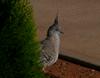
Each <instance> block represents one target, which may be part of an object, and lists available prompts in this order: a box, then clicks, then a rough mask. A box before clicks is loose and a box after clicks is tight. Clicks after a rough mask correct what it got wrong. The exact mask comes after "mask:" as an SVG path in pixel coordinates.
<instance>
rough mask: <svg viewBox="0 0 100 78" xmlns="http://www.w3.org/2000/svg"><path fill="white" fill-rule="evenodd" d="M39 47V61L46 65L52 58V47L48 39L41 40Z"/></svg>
mask: <svg viewBox="0 0 100 78" xmlns="http://www.w3.org/2000/svg"><path fill="white" fill-rule="evenodd" d="M41 48H42V51H41V58H40V59H41V62H42V64H43V65H47V64H49V62H50V61H51V60H52V59H53V55H54V49H53V48H52V45H51V43H49V41H48V40H43V41H42V42H41Z"/></svg>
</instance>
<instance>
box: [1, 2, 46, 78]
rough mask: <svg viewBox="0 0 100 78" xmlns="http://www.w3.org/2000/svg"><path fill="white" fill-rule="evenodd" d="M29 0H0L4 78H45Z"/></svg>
mask: <svg viewBox="0 0 100 78" xmlns="http://www.w3.org/2000/svg"><path fill="white" fill-rule="evenodd" d="M32 13H33V12H32V8H31V5H30V2H29V0H0V78H44V75H43V74H42V72H41V71H40V69H41V64H39V56H40V49H39V47H40V45H39V43H38V40H37V35H36V26H35V23H34V20H33V18H32V17H33V15H32Z"/></svg>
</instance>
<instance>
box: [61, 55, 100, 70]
mask: <svg viewBox="0 0 100 78" xmlns="http://www.w3.org/2000/svg"><path fill="white" fill-rule="evenodd" d="M59 58H60V59H62V60H65V61H69V62H72V63H74V64H78V65H81V66H84V67H87V68H92V69H94V70H97V71H100V66H98V65H95V64H91V63H88V62H85V61H83V60H79V59H76V58H73V57H70V56H66V55H62V54H60V55H59Z"/></svg>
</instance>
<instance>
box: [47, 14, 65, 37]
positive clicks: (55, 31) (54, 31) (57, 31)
mask: <svg viewBox="0 0 100 78" xmlns="http://www.w3.org/2000/svg"><path fill="white" fill-rule="evenodd" d="M62 33H63V32H61V30H60V26H59V24H58V16H56V18H55V20H54V23H53V25H51V26H50V27H49V29H48V32H47V36H48V37H50V36H52V35H54V34H58V35H59V36H60V34H62Z"/></svg>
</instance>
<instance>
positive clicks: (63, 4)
mask: <svg viewBox="0 0 100 78" xmlns="http://www.w3.org/2000/svg"><path fill="white" fill-rule="evenodd" d="M33 7H34V14H35V20H36V24H37V26H38V35H39V38H40V40H42V39H44V38H45V33H46V30H47V29H48V27H49V25H51V24H52V22H53V19H54V18H55V15H56V12H57V9H58V10H59V23H60V26H61V28H62V31H63V32H64V35H63V36H62V42H61V50H62V52H63V53H65V54H66V55H68V56H73V57H76V58H79V59H82V60H85V61H88V62H91V63H94V64H97V65H100V0H33Z"/></svg>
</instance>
